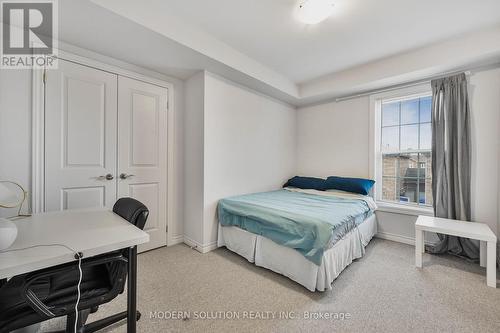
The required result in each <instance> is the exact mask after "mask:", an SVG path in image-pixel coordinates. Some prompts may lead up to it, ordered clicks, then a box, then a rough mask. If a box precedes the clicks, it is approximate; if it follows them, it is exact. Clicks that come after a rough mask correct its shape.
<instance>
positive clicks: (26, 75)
mask: <svg viewBox="0 0 500 333" xmlns="http://www.w3.org/2000/svg"><path fill="white" fill-rule="evenodd" d="M59 47H60V49H61V50H64V51H68V52H71V53H74V54H78V55H81V56H84V57H88V58H91V59H94V60H97V61H100V62H103V63H107V64H110V65H114V66H117V67H121V68H123V69H126V70H130V71H134V72H137V73H140V74H143V75H147V76H150V77H154V78H157V79H161V80H165V81H167V82H170V83H172V84H173V85H174V100H173V101H171V103H172V104H171V105H173V106H174V108H173V110H172V111H173V112H174V122H175V124H174V132H175V133H174V135H175V136H174V156H175V157H174V159H175V160H174V163H175V175H174V178H175V179H176V183H175V184H174V194H175V196H174V200H173V201H174V217H173V219H174V221H173V223H170V230H169V239H171V240H175V241H177V242H178V241H179V240H182V235H183V223H182V221H183V219H184V217H183V213H184V209H183V191H184V186H183V182H182V179H183V173H184V171H183V170H184V165H183V164H184V158H183V154H184V148H183V141H184V137H183V133H184V131H183V123H184V115H183V113H184V83H183V82H182V81H181V80H178V79H176V78H172V77H168V76H165V75H161V74H158V73H155V72H152V71H150V70H147V69H144V68H141V67H137V66H134V65H132V64H129V63H125V62H122V61H119V60H116V59H112V58H109V57H106V56H103V55H100V54H97V53H94V52H91V51H88V50H84V49H81V48H78V47H75V46H73V45H69V44H67V43H62V42H60V44H59ZM31 75H32V73H31V71H30V70H0V179H5V180H13V181H16V182H19V183H20V184H21V185H22V186H23V187H25V189H26V190H28V191H31V173H32V171H31V112H32V111H31V103H32V100H31V90H32V88H31V86H32V78H31ZM13 213H14V212H12V211H11V212H9V211H7V210H5V209H0V216H10V215H12V214H13Z"/></svg>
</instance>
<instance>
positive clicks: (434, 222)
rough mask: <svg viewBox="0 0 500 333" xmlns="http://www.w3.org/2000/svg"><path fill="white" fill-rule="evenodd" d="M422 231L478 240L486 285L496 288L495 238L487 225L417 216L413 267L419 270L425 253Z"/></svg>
mask: <svg viewBox="0 0 500 333" xmlns="http://www.w3.org/2000/svg"><path fill="white" fill-rule="evenodd" d="M424 231H431V232H437V233H440V234H446V235H451V236H458V237H465V238H472V239H477V240H479V241H480V242H481V247H480V251H481V253H480V258H481V260H480V261H481V266H483V267H484V266H486V284H487V285H488V286H490V287H493V288H496V287H497V279H496V258H497V255H496V250H497V237H496V236H495V234H494V233H493V231H491V229H490V227H488V225H487V224H484V223H477V222H465V221H457V220H450V219H443V218H438V217H430V216H419V217H418V219H417V222H416V223H415V265H416V266H417V267H419V268H422V253H424V252H425V246H424ZM486 248H487V251H485V250H486ZM485 252H487V253H485ZM485 254H486V258H485ZM485 259H486V260H485Z"/></svg>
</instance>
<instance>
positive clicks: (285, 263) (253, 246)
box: [217, 214, 377, 291]
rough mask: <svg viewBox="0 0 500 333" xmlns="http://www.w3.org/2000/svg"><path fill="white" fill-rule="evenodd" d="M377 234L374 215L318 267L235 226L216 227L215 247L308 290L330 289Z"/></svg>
mask: <svg viewBox="0 0 500 333" xmlns="http://www.w3.org/2000/svg"><path fill="white" fill-rule="evenodd" d="M376 233H377V218H376V216H375V214H373V215H372V216H370V217H369V218H367V219H366V220H365V221H364V222H363V223H361V224H360V225H359V227H358V228H356V229H354V230H352V231H351V232H350V233H348V234H347V235H346V236H345V237H344V238H343V239H342V240H340V241H338V242H337V243H335V245H334V246H333V247H332V248H330V249H328V250H327V251H325V253H324V254H323V260H322V262H321V266H317V265H316V264H314V263H313V262H311V261H309V260H307V259H306V258H305V257H304V256H303V255H301V254H300V253H299V252H297V251H295V250H293V249H291V248H288V247H285V246H282V245H279V244H277V243H275V242H273V241H272V240H270V239H268V238H266V237H263V236H260V235H256V234H253V233H250V232H248V231H245V230H243V229H240V228H238V227H223V226H221V225H219V238H218V241H217V244H218V246H219V247H221V246H225V247H227V248H228V249H229V250H231V251H233V252H235V253H237V254H239V255H241V256H242V257H244V258H246V259H247V260H248V261H249V262H252V263H255V265H257V266H261V267H264V268H267V269H270V270H272V271H274V272H276V273H279V274H282V275H285V276H287V277H288V278H290V279H292V280H293V281H295V282H297V283H300V284H301V285H303V286H304V287H306V288H307V289H309V290H310V291H315V290H318V291H325V290H330V289H332V286H331V284H332V282H333V280H335V279H336V278H337V276H339V274H340V273H341V272H342V271H343V270H344V268H346V267H347V266H348V265H349V264H350V263H352V262H353V260H355V259H357V258H361V257H362V256H363V255H364V254H365V246H366V245H367V244H368V243H369V242H370V240H371V239H372V238H373V236H374V235H375V234H376Z"/></svg>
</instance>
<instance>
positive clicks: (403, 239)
mask: <svg viewBox="0 0 500 333" xmlns="http://www.w3.org/2000/svg"><path fill="white" fill-rule="evenodd" d="M375 237H377V238H380V239H387V240H390V241H393V242H398V243H403V244H408V245H411V246H415V238H413V237H408V236H402V235H397V234H391V233H390V232H378V233H377V234H376V235H375ZM425 244H426V245H435V243H433V242H429V241H425Z"/></svg>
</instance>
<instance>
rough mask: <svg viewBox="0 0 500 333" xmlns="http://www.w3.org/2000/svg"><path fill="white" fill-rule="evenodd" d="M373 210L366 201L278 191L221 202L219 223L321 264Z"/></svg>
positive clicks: (232, 198) (227, 199) (237, 197)
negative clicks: (326, 252) (270, 241)
mask: <svg viewBox="0 0 500 333" xmlns="http://www.w3.org/2000/svg"><path fill="white" fill-rule="evenodd" d="M371 213H372V211H371V210H370V208H369V206H368V204H367V203H366V202H365V201H364V200H360V199H346V198H339V197H334V196H322V195H315V194H308V193H300V192H292V191H287V190H278V191H272V192H262V193H254V194H247V195H241V196H236V197H231V198H226V199H222V200H220V201H219V206H218V214H219V223H220V224H221V225H223V226H236V227H239V228H242V229H244V230H247V231H249V232H252V233H254V234H258V235H262V236H264V237H266V238H269V239H271V240H273V241H274V242H276V243H278V244H281V245H283V246H286V247H289V248H292V249H295V250H297V251H299V252H300V253H301V254H302V255H303V256H304V257H306V258H307V259H309V260H310V261H312V262H314V263H315V264H316V265H318V266H319V265H321V260H322V258H323V253H324V251H326V250H327V249H329V248H330V247H332V246H333V245H334V244H335V243H336V242H337V241H338V240H340V239H342V238H343V237H344V236H345V235H346V234H347V233H349V232H350V231H351V230H353V229H354V228H356V227H357V225H358V224H359V223H361V222H363V221H364V220H365V219H366V218H367V217H368V216H369V215H370V214H371Z"/></svg>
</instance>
